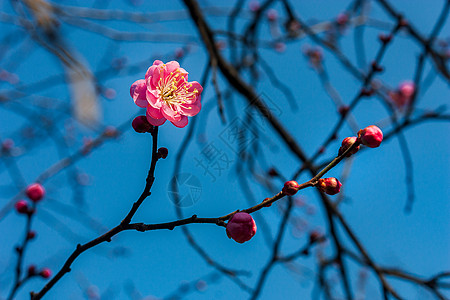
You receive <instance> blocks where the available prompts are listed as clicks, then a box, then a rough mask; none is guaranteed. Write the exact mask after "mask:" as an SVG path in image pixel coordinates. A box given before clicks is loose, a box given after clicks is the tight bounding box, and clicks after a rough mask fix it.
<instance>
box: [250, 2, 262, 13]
mask: <svg viewBox="0 0 450 300" xmlns="http://www.w3.org/2000/svg"><path fill="white" fill-rule="evenodd" d="M248 7H249V8H250V10H251V11H253V12H256V11H258V10H259V9H260V8H261V4H260V3H259V1H255V0H254V1H250V3H249V4H248Z"/></svg>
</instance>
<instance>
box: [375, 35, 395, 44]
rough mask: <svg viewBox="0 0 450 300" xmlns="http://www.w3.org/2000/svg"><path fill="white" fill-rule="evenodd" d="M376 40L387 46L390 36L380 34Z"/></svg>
mask: <svg viewBox="0 0 450 300" xmlns="http://www.w3.org/2000/svg"><path fill="white" fill-rule="evenodd" d="M378 38H379V39H380V41H381V42H382V43H383V44H387V43H389V42H390V41H391V40H392V35H390V34H389V35H386V34H380V35H379V36H378Z"/></svg>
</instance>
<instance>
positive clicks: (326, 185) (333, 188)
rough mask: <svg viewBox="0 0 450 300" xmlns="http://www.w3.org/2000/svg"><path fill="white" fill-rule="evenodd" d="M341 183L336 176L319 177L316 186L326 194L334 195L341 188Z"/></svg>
mask: <svg viewBox="0 0 450 300" xmlns="http://www.w3.org/2000/svg"><path fill="white" fill-rule="evenodd" d="M341 186H342V184H341V183H340V182H339V180H337V178H334V177H330V178H321V179H319V181H318V182H317V187H318V188H319V189H320V190H321V191H322V192H324V193H326V194H328V195H336V194H337V193H339V191H340V190H341Z"/></svg>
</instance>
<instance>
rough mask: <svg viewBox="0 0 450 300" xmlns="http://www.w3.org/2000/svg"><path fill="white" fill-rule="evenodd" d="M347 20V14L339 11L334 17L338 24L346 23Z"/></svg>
mask: <svg viewBox="0 0 450 300" xmlns="http://www.w3.org/2000/svg"><path fill="white" fill-rule="evenodd" d="M347 22H348V15H347V14H346V13H340V14H339V15H338V16H337V18H336V23H338V25H340V26H344V25H346V24H347Z"/></svg>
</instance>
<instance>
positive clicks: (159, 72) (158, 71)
mask: <svg viewBox="0 0 450 300" xmlns="http://www.w3.org/2000/svg"><path fill="white" fill-rule="evenodd" d="M166 76H167V75H166V74H165V67H164V65H162V64H161V65H158V66H156V67H155V69H154V70H153V74H152V76H151V79H150V77H149V78H148V80H149V81H150V82H149V83H151V85H152V88H156V87H157V86H158V85H159V81H160V79H161V80H164V78H165V77H166Z"/></svg>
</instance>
